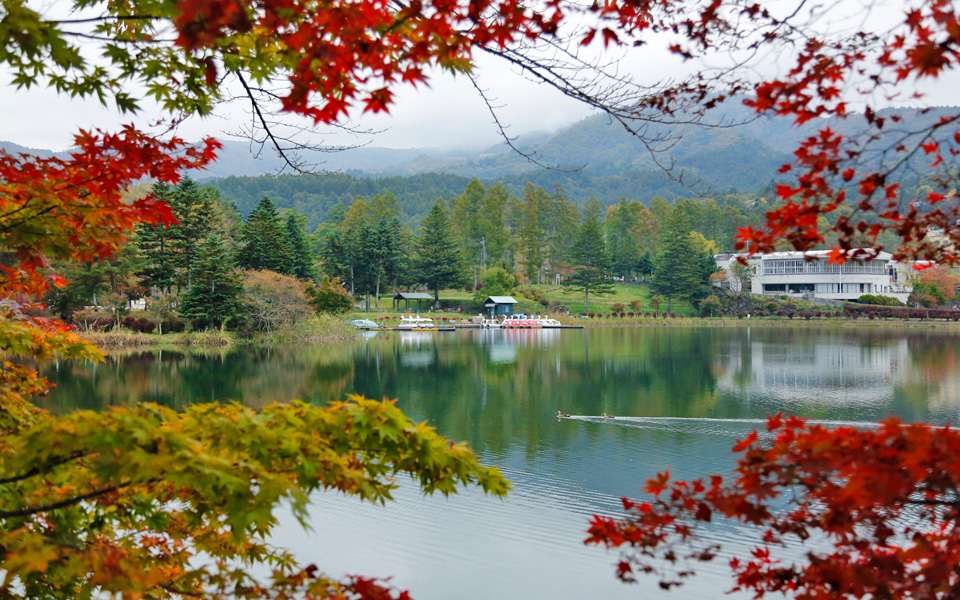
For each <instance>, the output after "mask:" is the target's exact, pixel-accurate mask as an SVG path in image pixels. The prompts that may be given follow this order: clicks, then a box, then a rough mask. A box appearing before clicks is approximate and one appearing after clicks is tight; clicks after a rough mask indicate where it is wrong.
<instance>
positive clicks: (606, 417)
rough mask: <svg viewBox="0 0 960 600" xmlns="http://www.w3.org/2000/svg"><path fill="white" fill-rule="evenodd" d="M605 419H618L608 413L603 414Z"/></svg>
mask: <svg viewBox="0 0 960 600" xmlns="http://www.w3.org/2000/svg"><path fill="white" fill-rule="evenodd" d="M603 418H604V419H616V417H615V416H613V415H608V414H607V413H603Z"/></svg>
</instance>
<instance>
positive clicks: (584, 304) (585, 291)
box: [583, 288, 590, 312]
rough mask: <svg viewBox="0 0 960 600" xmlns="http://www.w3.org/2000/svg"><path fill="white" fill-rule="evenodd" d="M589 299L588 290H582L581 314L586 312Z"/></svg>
mask: <svg viewBox="0 0 960 600" xmlns="http://www.w3.org/2000/svg"><path fill="white" fill-rule="evenodd" d="M589 299H590V288H584V290H583V312H587V300H589Z"/></svg>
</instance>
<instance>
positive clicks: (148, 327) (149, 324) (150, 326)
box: [137, 319, 157, 333]
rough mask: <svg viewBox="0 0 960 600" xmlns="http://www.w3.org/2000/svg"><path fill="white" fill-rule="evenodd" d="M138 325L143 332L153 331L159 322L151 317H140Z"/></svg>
mask: <svg viewBox="0 0 960 600" xmlns="http://www.w3.org/2000/svg"><path fill="white" fill-rule="evenodd" d="M137 327H138V329H139V331H142V332H143V333H153V330H154V329H156V328H157V324H156V323H154V322H153V321H151V320H150V319H139V320H137Z"/></svg>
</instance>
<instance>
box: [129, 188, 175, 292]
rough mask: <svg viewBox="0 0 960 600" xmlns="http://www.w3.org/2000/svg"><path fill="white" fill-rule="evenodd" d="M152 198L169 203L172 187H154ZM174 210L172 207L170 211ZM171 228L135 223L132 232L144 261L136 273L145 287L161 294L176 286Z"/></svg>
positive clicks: (134, 241)
mask: <svg viewBox="0 0 960 600" xmlns="http://www.w3.org/2000/svg"><path fill="white" fill-rule="evenodd" d="M152 192H153V197H154V198H155V199H157V200H164V201H166V202H167V204H171V201H172V199H173V188H172V187H170V186H169V185H167V184H165V183H156V184H154V186H153V190H152ZM172 208H173V207H172V206H171V209H172ZM173 236H174V231H173V227H164V226H162V225H145V224H142V223H139V224H137V226H136V228H135V229H134V237H133V243H134V244H135V245H136V246H137V249H138V250H139V253H140V257H141V258H142V260H143V263H142V266H141V268H140V270H139V272H138V273H137V274H138V275H139V276H140V277H141V279H142V281H143V283H144V285H146V286H148V287H154V288H156V289H157V290H158V291H160V292H161V293H163V292H164V291H167V290H169V289H170V288H171V287H173V286H174V285H175V284H176V266H175V264H174V259H173V246H172V243H171V242H172V238H173Z"/></svg>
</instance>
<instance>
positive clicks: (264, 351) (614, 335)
mask: <svg viewBox="0 0 960 600" xmlns="http://www.w3.org/2000/svg"><path fill="white" fill-rule="evenodd" d="M504 334H506V335H504ZM958 341H960V336H957V335H953V334H951V335H939V336H938V335H937V334H936V333H932V334H931V333H927V332H922V331H921V332H918V331H906V330H902V329H898V330H865V331H856V332H850V331H845V330H841V331H821V330H809V329H784V330H777V329H772V328H762V329H757V328H753V329H752V330H748V329H745V328H736V329H720V328H711V329H693V328H649V329H631V328H609V329H606V328H605V329H592V330H584V331H572V330H565V331H535V330H533V331H531V330H526V331H524V330H521V331H500V332H497V331H492V332H481V331H475V332H470V331H458V332H456V333H439V334H438V333H432V334H431V333H416V334H410V335H406V336H398V335H396V334H390V333H387V334H380V335H378V336H377V337H375V338H372V339H369V340H365V341H362V342H359V343H356V344H338V345H330V346H303V347H292V348H233V349H222V348H216V349H199V350H200V351H194V350H193V349H190V350H183V351H169V350H164V351H162V352H160V351H133V352H131V351H127V352H124V353H123V354H120V355H111V357H110V358H109V359H108V361H107V362H106V363H102V364H99V365H94V364H92V363H70V362H62V363H60V364H59V369H57V368H56V366H55V365H54V366H51V367H50V368H49V369H48V373H49V375H50V377H51V380H52V381H54V382H55V383H58V384H59V385H60V387H59V388H58V389H56V390H55V391H54V392H53V393H52V394H51V396H50V397H49V398H46V399H41V400H40V402H39V403H40V404H42V405H43V406H48V407H51V408H53V409H54V410H68V409H70V408H76V407H83V408H93V409H103V408H105V407H107V406H110V405H116V404H127V403H132V402H143V401H153V402H158V403H162V404H166V405H170V406H175V407H177V406H183V405H184V404H186V403H189V402H201V401H208V400H218V401H230V400H236V401H238V402H242V403H244V404H248V405H251V406H262V405H264V404H266V403H268V402H272V401H282V400H289V399H291V398H302V399H304V400H307V401H310V402H314V403H324V402H328V401H330V400H334V399H342V398H343V397H344V396H345V394H346V393H348V392H356V393H361V394H364V395H366V396H368V397H372V398H382V397H389V398H397V399H398V400H399V405H400V407H401V408H403V409H404V410H405V411H406V412H407V413H408V414H409V415H410V416H411V417H412V418H414V419H415V420H429V421H430V423H431V424H432V425H434V426H436V427H437V428H438V429H439V431H440V432H441V433H443V434H444V435H447V436H450V437H452V438H456V439H462V440H467V441H469V442H471V443H472V444H473V445H474V446H475V447H476V448H477V449H478V450H480V451H484V452H494V453H499V452H503V451H506V450H508V449H510V448H512V447H516V445H517V444H518V443H522V444H523V447H524V448H525V449H526V451H527V452H529V453H531V454H532V453H536V452H538V448H542V447H544V444H546V445H548V446H556V445H560V446H564V447H575V446H576V443H577V440H578V439H579V440H583V439H590V438H592V437H595V436H608V435H611V433H613V435H617V436H621V437H623V438H624V439H626V438H627V437H629V436H630V435H633V434H634V433H635V432H634V433H631V432H630V431H628V428H619V427H615V428H610V427H598V426H591V425H586V426H573V425H572V424H565V425H560V424H558V423H557V422H556V419H555V417H554V415H555V414H556V412H557V411H558V410H562V411H563V412H565V413H571V414H577V415H595V416H599V415H601V414H602V413H607V414H614V415H620V416H634V417H657V416H672V417H710V418H762V417H764V416H765V415H766V414H767V413H769V412H776V411H777V410H781V409H783V410H788V411H789V412H796V413H798V414H801V415H804V416H808V417H811V418H857V419H860V418H862V419H873V418H883V417H885V416H886V415H887V414H888V413H893V414H899V415H904V416H906V417H907V418H911V419H917V418H924V416H925V415H926V414H927V412H928V404H929V403H930V402H933V403H934V404H932V405H931V408H930V410H936V411H940V412H942V413H943V414H946V415H948V416H947V417H944V418H943V419H942V420H947V419H949V420H952V421H957V416H960V414H957V413H960V411H958V409H957V406H958V398H960V385H958V384H957V382H958V381H960V379H958V376H957V375H954V373H958V372H960V370H958V369H957V368H956V366H957V365H956V361H957V356H956V352H955V348H956V344H957V342H958ZM841 369H842V371H841ZM804 378H805V379H804ZM830 386H834V387H833V388H831V387H830ZM834 388H836V389H839V390H841V391H844V392H849V394H851V396H848V398H850V397H854V396H853V395H856V394H861V395H862V397H863V399H862V401H858V402H849V403H847V404H846V405H844V403H843V402H841V401H838V400H837V399H836V398H834V397H831V395H830V393H829V391H830V390H831V389H834ZM770 390H773V392H770ZM779 393H782V395H783V397H786V398H789V399H790V403H784V402H780V403H779V404H777V401H776V398H777V397H778V396H777V394H779ZM931 398H932V400H931ZM851 411H854V412H851ZM938 414H939V413H938ZM665 435H666V434H665ZM671 435H680V434H671Z"/></svg>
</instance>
